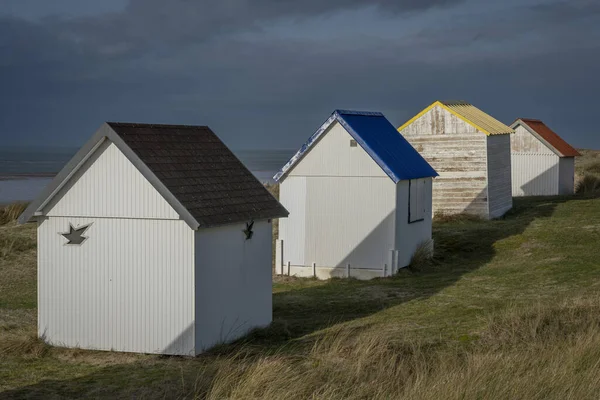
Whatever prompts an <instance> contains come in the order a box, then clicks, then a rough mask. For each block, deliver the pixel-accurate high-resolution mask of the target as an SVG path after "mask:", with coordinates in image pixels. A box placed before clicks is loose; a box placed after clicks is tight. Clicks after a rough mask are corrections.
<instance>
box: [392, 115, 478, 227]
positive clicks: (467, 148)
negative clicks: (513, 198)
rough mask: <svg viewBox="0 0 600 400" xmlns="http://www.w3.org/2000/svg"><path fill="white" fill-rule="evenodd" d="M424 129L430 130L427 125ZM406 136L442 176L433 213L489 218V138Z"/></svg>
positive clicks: (437, 182)
mask: <svg viewBox="0 0 600 400" xmlns="http://www.w3.org/2000/svg"><path fill="white" fill-rule="evenodd" d="M426 115H427V114H425V115H424V116H423V117H425V116H426ZM423 117H421V118H423ZM461 121H462V120H461ZM453 126H454V127H455V128H456V125H453ZM410 127H412V125H409V126H408V127H407V129H408V128H410ZM422 127H423V129H426V128H427V125H422ZM463 130H467V129H466V128H465V129H463ZM411 131H412V132H416V130H415V129H412V130H411ZM404 132H405V131H402V132H401V133H402V134H404V135H405V137H406V139H407V140H408V141H409V142H410V144H411V145H412V146H413V147H414V148H415V149H416V150H417V151H418V152H419V153H420V154H421V155H422V156H423V157H424V158H425V160H427V162H429V164H431V166H432V167H433V168H434V169H435V170H436V171H437V172H438V174H439V177H437V178H436V179H434V181H433V213H434V214H439V213H442V214H456V213H461V212H469V213H472V214H476V215H480V216H482V217H487V152H486V136H485V135H484V134H479V135H477V136H475V135H469V134H466V135H465V134H455V135H452V137H451V138H450V137H442V136H443V135H430V134H423V135H418V136H416V133H415V136H413V135H406V134H405V133H404Z"/></svg>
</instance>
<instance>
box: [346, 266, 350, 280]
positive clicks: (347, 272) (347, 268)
mask: <svg viewBox="0 0 600 400" xmlns="http://www.w3.org/2000/svg"><path fill="white" fill-rule="evenodd" d="M346 278H350V264H346Z"/></svg>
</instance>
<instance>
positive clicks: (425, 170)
mask: <svg viewBox="0 0 600 400" xmlns="http://www.w3.org/2000/svg"><path fill="white" fill-rule="evenodd" d="M335 121H337V122H339V123H340V124H341V125H342V126H343V127H344V128H345V129H346V131H348V133H349V134H350V135H351V136H352V138H354V140H356V142H357V143H359V144H360V145H361V147H362V148H363V149H364V150H365V151H366V152H367V153H368V154H369V155H370V156H371V158H372V159H373V160H374V161H375V162H376V163H377V164H378V165H379V166H380V167H381V169H383V170H384V171H385V173H386V174H387V175H388V176H389V177H390V178H391V179H392V180H393V181H394V183H398V182H399V181H402V180H406V179H417V178H427V177H434V176H438V174H437V172H435V170H434V169H433V168H432V167H431V165H429V164H428V163H427V161H425V159H424V158H423V157H422V156H421V155H420V154H419V153H418V152H417V151H416V150H415V149H414V148H413V147H412V146H411V145H410V143H408V141H407V140H406V139H405V138H404V137H403V136H402V135H401V134H400V133H399V132H398V131H397V130H396V128H394V126H393V125H392V124H391V123H390V121H388V120H387V118H386V117H385V116H384V115H383V114H382V113H379V112H368V111H348V110H335V111H334V112H333V114H331V116H330V117H329V119H327V121H325V123H324V124H323V125H321V127H320V128H319V129H318V130H317V131H316V132H315V133H314V134H313V135H312V136H311V137H310V138H309V139H308V141H307V142H306V143H305V144H304V145H302V147H301V148H300V150H298V152H297V153H296V154H295V155H294V156H293V157H292V158H291V159H290V161H288V162H287V164H285V165H284V166H283V168H282V169H281V170H280V171H279V172H278V173H277V175H275V176H274V179H275V180H276V181H279V180H280V179H281V178H282V177H283V176H284V175H285V174H286V173H287V172H288V171H289V170H291V168H292V167H293V166H294V165H295V164H296V163H297V162H298V161H300V159H302V157H303V156H304V154H305V153H306V152H307V151H308V150H309V149H310V148H311V147H312V146H313V145H314V144H315V143H316V142H317V140H318V139H319V137H321V135H322V134H323V133H324V132H325V131H326V130H327V128H329V127H330V126H331V124H332V123H334V122H335Z"/></svg>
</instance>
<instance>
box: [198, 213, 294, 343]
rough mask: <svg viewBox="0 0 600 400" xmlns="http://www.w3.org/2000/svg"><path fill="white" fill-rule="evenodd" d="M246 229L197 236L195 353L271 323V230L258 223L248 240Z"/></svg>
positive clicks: (228, 228) (201, 232) (239, 226)
mask: <svg viewBox="0 0 600 400" xmlns="http://www.w3.org/2000/svg"><path fill="white" fill-rule="evenodd" d="M284 220H285V219H282V221H284ZM245 228H246V225H245V224H233V225H227V226H222V227H217V228H211V229H200V230H199V231H198V232H197V233H196V236H195V241H196V243H195V249H196V302H195V307H196V330H195V332H196V353H199V352H201V351H203V350H205V349H207V348H209V347H211V346H214V345H216V344H220V343H226V342H230V341H232V340H235V339H237V338H239V337H241V336H243V335H245V334H246V333H248V331H249V330H251V329H254V328H257V327H264V326H266V325H268V324H269V323H270V322H271V319H272V309H273V308H272V293H273V290H272V270H271V265H272V230H271V224H270V223H269V222H267V221H256V222H255V223H254V227H253V231H254V234H253V235H252V238H251V239H249V240H246V236H245V234H244V233H243V232H242V231H243V230H244V229H245Z"/></svg>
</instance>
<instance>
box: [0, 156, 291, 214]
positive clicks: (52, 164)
mask: <svg viewBox="0 0 600 400" xmlns="http://www.w3.org/2000/svg"><path fill="white" fill-rule="evenodd" d="M76 151H77V149H75V148H38V147H15V148H0V204H7V203H13V202H26V201H31V200H33V199H34V198H35V197H36V196H37V195H38V194H39V193H40V192H41V191H42V189H43V188H44V187H45V186H46V185H48V184H49V183H50V181H51V180H52V178H53V177H54V176H55V175H56V174H57V173H58V172H59V171H60V170H61V169H62V168H63V167H64V166H65V164H67V162H68V161H69V160H70V159H71V157H73V155H74V154H75V152H76ZM294 152H295V150H237V151H236V150H234V153H235V155H236V156H237V157H238V158H239V159H240V160H241V161H242V162H243V163H244V164H245V165H246V167H247V168H248V169H249V170H250V171H252V173H253V174H254V175H255V176H256V177H257V178H258V180H260V181H261V182H263V183H267V182H273V176H274V175H275V174H276V173H277V171H279V169H280V168H281V167H282V166H283V165H284V164H285V163H286V162H287V161H288V160H289V159H290V157H291V156H292V155H293V154H294Z"/></svg>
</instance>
